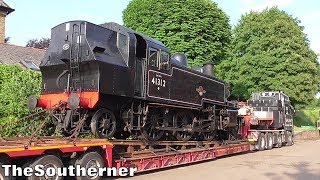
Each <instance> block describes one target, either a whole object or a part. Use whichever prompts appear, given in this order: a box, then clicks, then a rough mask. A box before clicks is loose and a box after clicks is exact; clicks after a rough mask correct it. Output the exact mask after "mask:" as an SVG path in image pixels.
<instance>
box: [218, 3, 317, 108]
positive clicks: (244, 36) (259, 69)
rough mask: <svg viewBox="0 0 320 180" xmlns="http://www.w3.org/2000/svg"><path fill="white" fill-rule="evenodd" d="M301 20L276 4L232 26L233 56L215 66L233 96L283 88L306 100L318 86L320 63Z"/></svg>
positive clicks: (299, 100) (299, 101)
mask: <svg viewBox="0 0 320 180" xmlns="http://www.w3.org/2000/svg"><path fill="white" fill-rule="evenodd" d="M299 23H300V21H299V20H298V19H296V18H293V17H292V16H290V15H288V14H287V13H286V12H284V11H281V10H279V9H277V8H271V9H265V10H264V11H263V12H250V13H248V14H245V15H243V16H242V17H241V20H240V22H239V24H238V25H237V26H236V27H235V29H234V32H233V33H234V38H233V40H232V46H233V48H232V58H231V59H230V60H227V61H224V62H222V63H221V64H219V65H218V67H217V75H218V76H219V77H221V78H223V79H225V80H226V81H227V82H229V83H230V85H231V86H232V89H233V94H232V95H233V97H234V98H238V99H240V100H245V99H248V98H249V97H250V94H251V92H254V91H283V92H284V93H286V94H288V95H289V97H290V98H291V101H292V102H293V103H296V104H300V105H301V104H302V105H303V104H307V103H309V102H310V101H312V100H313V99H314V98H315V95H316V92H317V91H318V90H319V63H318V62H317V55H316V54H315V53H314V52H313V51H312V50H311V49H310V46H309V41H308V39H307V37H306V34H304V33H303V27H302V26H299Z"/></svg>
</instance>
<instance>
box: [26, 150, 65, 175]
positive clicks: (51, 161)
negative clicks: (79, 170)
mask: <svg viewBox="0 0 320 180" xmlns="http://www.w3.org/2000/svg"><path fill="white" fill-rule="evenodd" d="M36 165H43V167H44V171H45V172H46V169H48V168H54V169H55V170H56V172H57V169H58V168H62V167H63V164H62V162H61V160H60V159H59V158H58V157H57V156H54V155H44V156H41V157H39V158H38V159H36V160H35V161H33V162H31V163H30V164H28V165H27V166H25V167H31V168H32V169H35V166H36ZM47 179H50V180H61V179H63V177H59V176H58V175H55V176H47V175H45V176H42V177H36V176H35V175H33V176H30V177H27V180H47Z"/></svg>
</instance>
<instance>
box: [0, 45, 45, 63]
mask: <svg viewBox="0 0 320 180" xmlns="http://www.w3.org/2000/svg"><path fill="white" fill-rule="evenodd" d="M45 52H46V51H45V50H42V49H36V48H30V47H22V46H16V45H12V44H4V43H0V63H1V64H7V65H13V64H21V62H23V61H32V62H33V63H34V64H36V65H37V66H39V65H40V63H41V61H42V58H43V56H44V54H45Z"/></svg>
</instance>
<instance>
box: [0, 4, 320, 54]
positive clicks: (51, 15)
mask: <svg viewBox="0 0 320 180" xmlns="http://www.w3.org/2000/svg"><path fill="white" fill-rule="evenodd" d="M4 1H5V2H6V3H7V4H8V5H9V6H11V7H12V8H13V9H15V11H14V12H13V13H11V14H10V15H9V16H8V17H7V20H6V36H7V37H10V43H12V44H16V45H21V46H25V45H26V43H27V41H28V40H30V39H34V38H38V39H39V38H42V37H50V31H51V28H52V27H54V26H56V25H58V24H60V23H63V22H66V21H70V20H86V21H89V22H92V23H96V24H101V23H104V22H116V23H119V24H123V21H122V11H123V10H124V9H125V8H126V6H127V5H128V4H129V2H130V0H90V1H88V0H86V1H85V0H54V1H49V0H23V1H22V0H4ZM213 1H214V2H216V3H217V4H218V6H219V7H220V8H222V9H223V10H224V12H226V14H227V15H228V16H229V17H230V24H231V25H232V26H234V25H236V24H237V23H238V21H239V19H240V18H241V15H243V14H245V13H248V12H250V11H251V10H254V11H262V10H263V9H265V8H267V7H273V6H278V8H279V9H281V10H284V11H286V12H287V13H288V14H290V15H292V16H293V17H297V18H298V19H299V20H301V25H302V26H304V27H305V29H304V33H306V34H307V37H308V39H309V41H310V46H311V48H312V49H313V50H314V51H315V52H316V53H318V54H320V35H319V32H320V10H319V9H320V1H319V0H308V1H303V0H213Z"/></svg>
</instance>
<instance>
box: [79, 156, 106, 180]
mask: <svg viewBox="0 0 320 180" xmlns="http://www.w3.org/2000/svg"><path fill="white" fill-rule="evenodd" d="M74 164H75V165H79V166H80V167H84V168H86V169H88V168H97V172H98V168H103V167H104V163H103V159H102V157H101V155H100V154H99V153H96V152H88V153H85V154H83V155H82V156H80V157H79V158H77V159H76V161H75V163H74ZM101 178H102V177H101V176H99V174H98V173H97V174H95V175H94V176H93V177H88V176H87V177H76V179H77V180H87V179H94V180H98V179H101Z"/></svg>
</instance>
